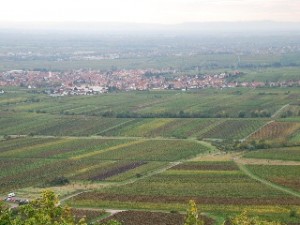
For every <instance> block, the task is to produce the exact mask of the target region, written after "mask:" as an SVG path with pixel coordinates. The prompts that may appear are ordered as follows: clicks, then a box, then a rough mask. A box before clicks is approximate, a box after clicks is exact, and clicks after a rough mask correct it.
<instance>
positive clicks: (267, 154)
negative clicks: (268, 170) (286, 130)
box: [245, 147, 300, 161]
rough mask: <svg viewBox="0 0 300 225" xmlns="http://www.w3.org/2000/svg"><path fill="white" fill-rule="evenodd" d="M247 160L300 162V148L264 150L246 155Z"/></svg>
mask: <svg viewBox="0 0 300 225" xmlns="http://www.w3.org/2000/svg"><path fill="white" fill-rule="evenodd" d="M245 157H247V158H256V159H272V160H289V161H300V149H299V147H289V148H274V149H264V150H260V151H251V152H248V153H246V154H245Z"/></svg>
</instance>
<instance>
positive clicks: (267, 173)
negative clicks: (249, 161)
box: [247, 165, 300, 193]
mask: <svg viewBox="0 0 300 225" xmlns="http://www.w3.org/2000/svg"><path fill="white" fill-rule="evenodd" d="M247 168H248V169H249V170H250V171H251V172H252V173H254V174H256V175H257V176H259V177H262V178H264V179H266V180H268V181H270V182H273V183H275V184H279V185H280V186H283V187H287V188H290V189H292V190H295V191H297V192H299V193H300V165H272V166H270V165H247Z"/></svg>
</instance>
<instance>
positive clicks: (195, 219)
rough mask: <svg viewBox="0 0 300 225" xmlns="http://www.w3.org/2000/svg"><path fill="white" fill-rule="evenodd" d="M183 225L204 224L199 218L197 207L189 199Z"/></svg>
mask: <svg viewBox="0 0 300 225" xmlns="http://www.w3.org/2000/svg"><path fill="white" fill-rule="evenodd" d="M184 225H204V221H203V220H201V219H199V214H198V209H197V206H196V203H195V201H193V200H190V201H189V208H188V210H187V215H186V218H185V221H184Z"/></svg>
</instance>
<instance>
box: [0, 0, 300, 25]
mask: <svg viewBox="0 0 300 225" xmlns="http://www.w3.org/2000/svg"><path fill="white" fill-rule="evenodd" d="M255 20H273V21H295V22H300V0H3V1H1V6H0V22H9V21H11V22H15V21H24V22H60V21H62V22H69V21H88V22H91V21H96V22H135V23H161V24H176V23H183V22H205V21H255Z"/></svg>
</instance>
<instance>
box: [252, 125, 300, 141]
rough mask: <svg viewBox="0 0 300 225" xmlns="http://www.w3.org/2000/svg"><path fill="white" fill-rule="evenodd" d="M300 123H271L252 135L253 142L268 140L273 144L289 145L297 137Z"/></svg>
mask: <svg viewBox="0 0 300 225" xmlns="http://www.w3.org/2000/svg"><path fill="white" fill-rule="evenodd" d="M299 130H300V123H297V122H271V123H269V124H267V125H266V126H264V127H263V128H262V129H260V130H258V131H257V132H255V133H254V134H252V135H251V137H250V138H249V141H251V140H267V141H271V142H273V143H287V142H289V139H291V138H293V136H294V135H297V132H298V131H299Z"/></svg>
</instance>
